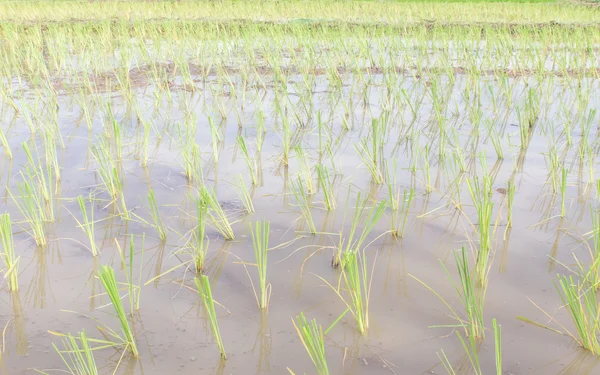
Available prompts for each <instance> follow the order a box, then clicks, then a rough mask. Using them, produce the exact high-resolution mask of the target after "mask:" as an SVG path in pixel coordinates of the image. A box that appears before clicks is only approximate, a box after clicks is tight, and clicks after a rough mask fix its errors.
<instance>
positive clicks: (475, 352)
mask: <svg viewBox="0 0 600 375" xmlns="http://www.w3.org/2000/svg"><path fill="white" fill-rule="evenodd" d="M492 327H493V330H494V354H495V359H496V361H495V363H496V366H495V367H496V371H495V372H496V375H503V372H502V331H501V326H500V325H499V324H498V322H497V321H496V319H495V318H494V319H492ZM455 332H456V336H458V339H459V340H460V343H461V345H462V348H463V350H464V352H465V354H466V356H467V358H468V360H469V364H470V365H471V369H472V370H473V373H474V374H475V375H483V374H488V373H490V372H488V371H486V372H484V371H482V369H481V363H480V362H479V342H478V341H477V340H476V338H475V337H473V336H469V337H468V339H467V340H468V343H467V342H466V341H465V339H464V338H463V337H462V335H461V334H460V332H458V331H455ZM438 358H439V359H440V361H441V362H442V365H443V366H444V368H445V369H446V372H447V373H448V375H457V374H460V373H461V372H459V371H457V370H455V369H454V367H453V366H452V363H450V360H449V359H448V357H447V356H446V353H444V350H442V351H441V354H440V353H438Z"/></svg>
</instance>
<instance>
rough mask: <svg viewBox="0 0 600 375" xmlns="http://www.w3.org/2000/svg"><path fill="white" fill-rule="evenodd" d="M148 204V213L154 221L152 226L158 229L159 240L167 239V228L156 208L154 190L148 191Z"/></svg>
mask: <svg viewBox="0 0 600 375" xmlns="http://www.w3.org/2000/svg"><path fill="white" fill-rule="evenodd" d="M147 198H148V205H149V206H150V215H151V216H152V221H154V227H155V228H156V230H157V231H158V236H159V237H160V239H161V241H164V240H166V239H167V228H166V227H165V224H164V223H163V221H162V218H161V217H160V211H159V209H158V205H157V204H156V196H155V194H154V190H152V189H150V191H149V192H148V197H147Z"/></svg>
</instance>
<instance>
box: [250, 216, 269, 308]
mask: <svg viewBox="0 0 600 375" xmlns="http://www.w3.org/2000/svg"><path fill="white" fill-rule="evenodd" d="M255 227H256V229H254V228H253V227H252V224H250V234H251V235H252V245H253V246H254V257H255V259H256V268H257V270H258V280H259V283H258V291H259V295H260V298H259V296H258V295H256V290H255V291H254V295H255V297H256V302H257V303H258V307H259V308H261V309H267V308H268V306H269V299H270V296H271V284H267V255H268V252H269V231H270V228H271V224H270V223H269V222H268V221H262V222H261V221H257V222H256V223H255Z"/></svg>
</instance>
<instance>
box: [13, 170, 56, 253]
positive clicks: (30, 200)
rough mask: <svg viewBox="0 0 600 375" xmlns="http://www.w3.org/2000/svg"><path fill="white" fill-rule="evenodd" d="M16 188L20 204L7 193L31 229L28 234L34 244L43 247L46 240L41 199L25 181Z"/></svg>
mask: <svg viewBox="0 0 600 375" xmlns="http://www.w3.org/2000/svg"><path fill="white" fill-rule="evenodd" d="M17 188H18V189H19V193H20V196H21V200H22V204H19V203H18V202H17V200H16V198H15V197H14V196H13V195H12V192H11V191H10V190H9V191H8V192H9V194H10V196H11V198H12V200H13V201H14V202H15V204H16V205H17V208H18V209H19V211H20V212H21V214H22V215H23V216H24V217H25V221H26V222H27V223H28V224H29V227H30V228H31V232H30V234H31V236H32V237H33V239H34V240H35V243H36V244H37V245H38V246H45V245H46V243H47V240H46V231H45V227H44V218H45V215H44V208H43V203H42V199H41V198H40V196H39V195H38V194H36V193H35V192H34V191H33V189H32V186H31V184H30V183H28V182H27V181H24V182H23V183H19V184H17Z"/></svg>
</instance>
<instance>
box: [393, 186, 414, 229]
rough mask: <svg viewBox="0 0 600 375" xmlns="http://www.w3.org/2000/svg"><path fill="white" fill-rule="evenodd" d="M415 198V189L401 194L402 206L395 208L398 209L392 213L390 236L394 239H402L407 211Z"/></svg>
mask: <svg viewBox="0 0 600 375" xmlns="http://www.w3.org/2000/svg"><path fill="white" fill-rule="evenodd" d="M414 198H415V189H414V188H413V187H411V188H410V189H408V191H407V190H404V191H403V192H402V199H401V201H402V206H397V207H398V208H397V209H396V211H395V212H394V213H392V235H393V236H395V237H400V238H402V237H404V229H405V227H406V222H407V221H408V210H409V209H410V206H411V204H412V201H413V199H414Z"/></svg>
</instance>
